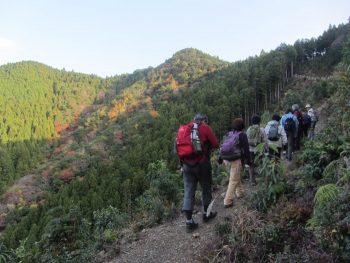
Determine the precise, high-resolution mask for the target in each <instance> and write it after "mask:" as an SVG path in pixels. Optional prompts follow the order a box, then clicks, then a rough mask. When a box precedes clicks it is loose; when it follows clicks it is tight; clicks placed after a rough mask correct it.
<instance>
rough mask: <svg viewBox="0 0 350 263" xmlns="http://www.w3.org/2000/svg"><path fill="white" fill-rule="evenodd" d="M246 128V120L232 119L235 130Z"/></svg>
mask: <svg viewBox="0 0 350 263" xmlns="http://www.w3.org/2000/svg"><path fill="white" fill-rule="evenodd" d="M244 128H245V125H244V121H243V119H241V118H237V119H234V120H233V121H232V129H234V130H235V131H243V130H244Z"/></svg>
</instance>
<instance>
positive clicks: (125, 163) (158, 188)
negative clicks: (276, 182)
mask: <svg viewBox="0 0 350 263" xmlns="http://www.w3.org/2000/svg"><path fill="white" fill-rule="evenodd" d="M349 31H350V30H349V25H348V24H347V25H340V26H339V27H334V28H329V29H328V30H327V31H325V33H324V34H323V35H322V36H320V37H319V38H318V39H312V40H308V41H307V40H303V41H297V42H296V43H295V45H294V46H292V45H284V44H281V45H280V46H279V47H278V48H276V50H273V51H271V52H269V53H264V54H261V55H260V56H258V57H254V58H253V57H252V58H248V59H247V60H245V61H240V62H235V63H226V62H223V61H220V60H218V59H217V58H215V57H211V56H209V55H207V54H204V53H202V52H200V51H198V50H195V49H185V50H182V51H179V52H177V53H176V54H174V56H173V57H172V58H170V59H168V60H166V61H165V62H164V63H163V64H161V65H159V66H158V67H156V68H147V69H144V70H137V71H135V72H134V73H133V74H128V75H122V76H116V77H114V78H112V79H107V80H103V79H99V78H96V77H94V76H86V75H83V74H76V73H72V72H70V73H69V72H64V71H58V70H54V69H51V68H49V67H46V66H43V65H41V64H39V63H33V62H24V63H19V64H14V65H8V66H6V67H0V70H1V72H3V73H2V74H4V76H8V77H6V78H5V79H6V81H5V82H4V83H5V84H1V85H0V90H1V91H2V92H3V94H4V100H3V101H2V103H4V102H5V101H11V100H10V98H11V97H13V94H20V93H21V96H18V99H17V100H18V101H17V102H16V103H17V104H16V103H14V104H11V107H12V108H11V111H9V112H11V114H12V113H13V117H12V119H13V120H14V122H13V125H15V124H14V123H16V122H17V123H18V122H23V125H27V124H28V122H29V123H30V121H29V120H32V119H34V120H35V119H40V116H44V117H43V118H42V123H48V124H50V125H52V129H51V130H52V132H51V133H47V134H45V135H43V134H41V135H40V136H42V137H40V136H39V134H40V133H39V132H37V131H39V130H37V129H31V130H30V131H29V133H28V134H31V135H30V136H29V137H25V136H24V135H23V137H20V138H21V140H18V141H16V140H15V139H13V140H12V141H11V142H8V143H4V141H2V142H3V144H2V145H1V148H0V150H1V151H2V152H3V153H4V155H1V156H0V167H1V169H2V170H1V171H5V173H3V174H1V176H2V178H6V176H7V177H8V175H10V174H13V173H15V174H16V176H15V177H12V179H11V180H7V183H6V184H4V188H3V191H5V190H6V189H7V186H8V185H10V184H12V182H13V181H14V179H13V178H19V177H21V176H24V175H26V177H24V178H23V181H22V182H25V183H23V184H20V182H19V184H17V185H16V184H15V185H13V186H12V188H10V189H8V192H6V193H5V194H4V195H3V196H2V206H1V209H2V210H1V213H2V215H1V218H2V219H3V223H4V224H3V227H5V226H6V228H5V230H4V231H3V232H2V235H1V242H2V243H1V244H2V247H3V250H2V252H1V253H2V255H4V256H5V258H7V259H11V258H12V259H13V260H15V259H14V258H16V260H21V261H22V262H84V261H85V262H88V261H91V260H92V258H94V256H95V254H97V253H98V252H99V251H101V250H103V249H106V248H107V247H110V246H113V244H115V243H114V242H116V240H117V242H118V240H119V239H120V238H121V235H122V233H123V231H125V229H132V232H133V233H135V234H137V233H138V231H140V230H142V229H145V228H148V227H152V226H154V225H157V224H160V223H162V222H167V220H169V219H171V218H173V217H176V216H177V214H178V207H179V205H180V203H181V195H182V191H181V189H182V188H181V187H182V186H181V185H182V182H181V178H180V177H179V176H178V174H177V173H178V164H177V160H176V158H175V157H174V155H173V153H172V145H173V139H174V134H175V131H176V129H177V128H178V126H179V124H180V123H185V122H187V121H188V120H190V119H192V118H193V116H194V114H195V113H196V112H205V113H207V115H208V116H209V120H210V122H211V126H212V128H213V130H214V131H215V133H216V134H217V135H218V137H220V138H222V136H223V135H224V134H225V133H226V131H227V130H228V129H229V128H230V121H231V119H232V118H233V117H237V116H242V117H243V118H244V119H245V120H246V122H247V124H248V122H249V119H250V117H251V116H252V115H253V114H256V113H258V114H263V113H264V112H265V115H269V114H270V112H273V111H275V110H280V109H282V108H284V107H285V105H289V104H290V103H292V102H293V103H299V104H300V105H304V104H305V103H306V102H309V103H312V104H316V105H317V104H318V105H320V104H321V102H322V101H324V100H325V99H328V98H330V97H332V95H334V94H336V92H341V91H342V87H343V86H344V85H345V86H346V85H347V84H343V83H346V82H341V81H340V80H339V77H338V75H337V74H340V73H338V72H342V71H344V70H343V69H340V68H339V67H340V66H339V65H341V64H339V63H341V62H342V63H343V64H344V63H345V65H347V64H346V63H348V60H346V59H347V56H348V55H347V54H348V53H346V52H348V50H349V48H348V46H347V45H348V44H347V43H348V42H346V40H347V39H348V36H349ZM330 33H332V34H330ZM330 36H331V37H330ZM340 36H342V38H341V39H340V38H339V37H340ZM339 39H340V40H339ZM343 48H344V50H345V51H344V53H343ZM343 54H344V55H343ZM12 67H13V69H12ZM17 69H18V71H17ZM9 72H10V73H9ZM21 72H25V74H21ZM6 74H7V75H6ZM296 74H298V76H308V77H307V78H306V79H305V80H304V79H303V77H302V78H300V79H299V78H298V77H297V76H296ZM27 75H28V76H29V77H27V78H24V76H27ZM10 76H15V77H10ZM41 76H43V80H42V79H41ZM314 76H316V77H317V76H319V78H315V79H314V80H312V79H311V78H309V77H314ZM320 76H322V77H324V76H332V78H330V79H328V78H325V79H322V78H320ZM17 80H18V81H19V82H20V83H22V82H23V84H19V85H17V84H16V83H17V82H16V81H17ZM342 81H343V80H342ZM54 83H56V85H54ZM26 87H29V89H26V91H25V92H23V90H25V88H26ZM55 87H56V88H55ZM5 90H7V91H6V92H5ZM11 90H13V91H11ZM11 92H14V93H11ZM343 92H346V89H345V91H343ZM22 95H23V96H22ZM344 95H345V97H346V96H347V94H345V93H344ZM15 97H16V96H15ZM37 98H38V100H37ZM46 99H48V100H46ZM85 99H86V100H85ZM22 101H23V102H24V101H27V102H29V101H30V102H31V103H32V104H34V105H36V104H35V103H36V101H37V102H38V103H37V106H36V108H37V109H40V110H38V116H36V115H35V114H36V112H37V111H33V110H32V108H30V109H29V108H28V105H29V104H28V103H27V104H26V103H23V104H24V105H23V109H21V111H22V112H28V119H26V118H21V117H20V116H18V114H17V115H16V113H15V112H16V110H15V109H17V108H18V109H19V108H21V107H22V105H20V104H21V103H20V102H22ZM41 104H43V105H41ZM0 105H3V104H0ZM16 107H17V108H16ZM0 108H1V109H2V110H4V108H3V107H0ZM45 111H46V112H45ZM57 111H59V112H57ZM6 112H7V111H6ZM42 112H45V113H47V112H48V114H47V115H42V114H41V113H42ZM340 112H342V111H340ZM29 113H31V114H29ZM51 113H52V115H50V114H51ZM54 116H55V117H54ZM45 118H46V119H45ZM344 118H345V121H344V123H345V124H342V126H341V127H342V129H343V127H347V126H346V125H347V124H346V123H347V119H346V118H347V117H344ZM3 121H4V119H3ZM55 121H58V123H59V124H60V125H63V126H64V127H66V128H68V127H69V128H68V129H60V130H59V132H58V131H57V127H56V130H55ZM67 124H68V126H67ZM3 125H4V124H2V125H1V128H3V127H4V126H3ZM344 125H345V126H344ZM23 127H24V126H23ZM28 127H29V126H28ZM43 127H44V126H43ZM58 127H59V126H58ZM27 130H28V128H27ZM43 130H44V131H45V132H47V131H48V130H50V129H46V128H43ZM10 131H11V129H10ZM19 131H20V130H19ZM9 134H10V135H11V133H10V132H9ZM58 134H59V137H58V136H57V135H58ZM18 136H19V135H18ZM26 136H27V135H26ZM35 136H39V137H38V138H36V139H35V138H34V137H35ZM1 138H2V137H1ZM38 139H40V142H41V144H40V145H39V146H38V148H34V146H33V145H32V144H33V142H34V145H35V143H36V142H37V141H38ZM42 139H44V140H42ZM47 139H50V140H49V141H48V140H47ZM2 140H5V139H2ZM7 140H9V139H7ZM24 140H26V141H24ZM45 146H48V147H49V148H47V151H46V152H44V155H45V156H42V157H40V158H39V157H38V156H37V155H36V153H37V152H40V149H41V150H42V149H43V148H42V147H45ZM29 147H32V148H34V150H30V149H31V148H29ZM8 149H13V151H12V152H13V153H21V154H22V155H20V154H10V155H9V154H8ZM35 149H36V150H35ZM23 156H25V158H23ZM22 160H26V162H25V163H24V164H26V163H31V162H30V161H29V162H28V160H35V161H32V163H31V165H24V164H21V162H22ZM213 163H215V156H214V159H213ZM214 171H215V173H217V174H224V175H225V173H224V171H222V168H220V167H217V166H215V167H214ZM221 172H223V173H221ZM219 179H220V180H219ZM216 180H217V182H216V183H217V184H218V185H220V184H221V183H222V182H220V181H221V180H222V177H218V178H217V179H216ZM28 182H29V183H28ZM30 185H32V186H33V187H32V188H30ZM24 186H25V187H28V186H29V189H28V188H26V189H24V188H22V187H24ZM23 193H30V194H28V196H25V195H24V194H23ZM287 193H288V194H290V192H286V194H287ZM260 194H262V193H260ZM27 197H28V198H27ZM29 197H30V198H29ZM286 212H287V211H286ZM123 229H124V230H123ZM276 242H277V241H276ZM276 251H278V252H280V250H276ZM276 251H269V253H277V252H276ZM329 253H333V252H329ZM264 260H265V259H264Z"/></svg>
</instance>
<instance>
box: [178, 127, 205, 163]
mask: <svg viewBox="0 0 350 263" xmlns="http://www.w3.org/2000/svg"><path fill="white" fill-rule="evenodd" d="M198 127H199V126H198V124H197V123H188V124H184V125H180V128H179V130H178V132H177V136H176V153H177V155H178V156H179V158H195V157H196V156H198V155H199V154H200V153H201V152H202V146H201V142H200V140H199V131H198Z"/></svg>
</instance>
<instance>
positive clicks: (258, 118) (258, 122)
mask: <svg viewBox="0 0 350 263" xmlns="http://www.w3.org/2000/svg"><path fill="white" fill-rule="evenodd" d="M260 122H261V118H260V117H259V116H258V115H254V116H253V117H252V124H253V125H254V124H260Z"/></svg>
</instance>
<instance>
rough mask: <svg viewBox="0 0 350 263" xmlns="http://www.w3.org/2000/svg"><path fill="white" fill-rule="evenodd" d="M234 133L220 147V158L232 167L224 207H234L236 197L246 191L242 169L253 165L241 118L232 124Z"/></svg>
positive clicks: (230, 133) (229, 134)
mask: <svg viewBox="0 0 350 263" xmlns="http://www.w3.org/2000/svg"><path fill="white" fill-rule="evenodd" d="M232 128H233V131H230V132H229V133H228V135H227V137H226V139H225V140H224V142H223V143H222V145H221V147H220V158H222V159H223V160H225V161H226V162H229V163H230V165H231V169H230V179H229V184H228V187H227V191H226V195H225V199H224V206H225V208H229V207H231V206H233V200H234V198H235V196H236V197H237V198H240V197H242V196H243V194H244V191H243V187H242V182H241V173H242V167H243V166H244V164H247V165H251V163H252V162H251V158H250V152H249V144H248V137H247V134H246V133H245V132H243V130H244V128H245V126H244V121H243V120H242V119H241V118H237V119H234V120H233V122H232Z"/></svg>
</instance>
